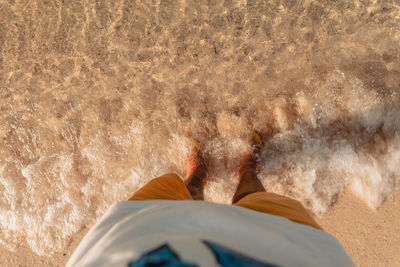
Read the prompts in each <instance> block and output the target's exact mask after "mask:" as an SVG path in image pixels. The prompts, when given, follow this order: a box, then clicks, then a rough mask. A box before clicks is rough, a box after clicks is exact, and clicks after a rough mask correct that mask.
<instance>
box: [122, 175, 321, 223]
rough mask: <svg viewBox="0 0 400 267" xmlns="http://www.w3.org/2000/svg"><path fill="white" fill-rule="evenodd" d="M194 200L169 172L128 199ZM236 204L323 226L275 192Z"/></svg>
mask: <svg viewBox="0 0 400 267" xmlns="http://www.w3.org/2000/svg"><path fill="white" fill-rule="evenodd" d="M156 199H162V200H193V199H192V196H191V195H190V193H189V191H188V189H187V188H186V186H185V184H184V183H183V181H182V179H181V178H180V177H179V176H178V175H176V174H174V173H168V174H165V175H163V176H160V177H158V178H155V179H153V180H151V181H150V182H148V183H147V184H146V185H145V186H143V187H142V188H140V189H139V190H138V191H136V192H135V193H134V194H133V195H132V196H131V197H130V198H129V199H128V200H156ZM234 205H237V206H241V207H243V208H248V209H252V210H255V211H259V212H264V213H268V214H272V215H277V216H282V217H285V218H287V219H289V220H291V221H293V222H296V223H301V224H305V225H309V226H311V227H314V228H316V229H320V230H322V228H321V227H320V226H319V225H318V224H317V223H316V222H315V221H314V219H313V218H312V217H311V215H310V214H309V213H308V212H307V210H306V209H305V208H304V207H303V205H302V204H301V203H300V202H299V201H297V200H294V199H291V198H288V197H285V196H281V195H278V194H274V193H266V192H257V193H252V194H249V195H247V196H245V197H243V198H242V199H240V200H239V201H238V202H236V203H235V204H234Z"/></svg>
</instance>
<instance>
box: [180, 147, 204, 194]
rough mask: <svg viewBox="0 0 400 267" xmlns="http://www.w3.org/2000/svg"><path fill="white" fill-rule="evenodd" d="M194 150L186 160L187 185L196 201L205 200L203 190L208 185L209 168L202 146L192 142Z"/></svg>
mask: <svg viewBox="0 0 400 267" xmlns="http://www.w3.org/2000/svg"><path fill="white" fill-rule="evenodd" d="M192 143H193V144H194V148H193V151H192V153H191V154H190V155H189V156H188V158H187V159H186V170H185V176H186V181H185V184H186V186H187V188H188V190H189V192H190V194H191V195H192V197H193V199H195V200H202V199H203V188H204V185H205V184H206V173H207V168H206V165H205V162H204V159H203V156H202V153H201V150H200V146H199V145H198V143H197V142H196V141H194V140H192Z"/></svg>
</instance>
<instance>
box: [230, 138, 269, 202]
mask: <svg viewBox="0 0 400 267" xmlns="http://www.w3.org/2000/svg"><path fill="white" fill-rule="evenodd" d="M251 142H252V146H253V148H252V151H250V152H249V153H247V154H245V155H244V157H243V159H242V161H241V163H240V168H239V179H240V182H239V185H238V187H237V189H236V193H235V194H234V195H233V198H232V203H236V202H238V201H239V200H240V199H242V198H243V197H245V196H247V195H249V194H251V193H255V192H265V188H264V186H263V185H262V184H261V182H260V180H258V178H257V160H258V157H259V154H260V150H261V144H260V143H258V141H257V140H255V138H254V137H253V139H252V141H251Z"/></svg>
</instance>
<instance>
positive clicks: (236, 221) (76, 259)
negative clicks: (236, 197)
mask: <svg viewBox="0 0 400 267" xmlns="http://www.w3.org/2000/svg"><path fill="white" fill-rule="evenodd" d="M201 240H208V241H211V242H214V243H216V244H219V245H222V246H224V247H227V248H229V249H232V250H236V251H237V252H239V253H241V254H244V255H246V256H248V257H251V258H254V259H256V260H259V261H261V262H264V263H269V264H276V265H280V266H354V265H353V263H352V261H351V260H350V258H349V257H348V256H347V254H346V252H345V250H344V249H343V247H342V246H341V244H340V243H339V242H338V241H337V240H336V239H335V238H334V237H332V236H331V235H329V234H327V233H326V232H324V231H320V230H316V229H314V228H312V227H310V226H306V225H302V224H298V223H294V222H292V221H290V220H288V219H286V218H283V217H280V216H274V215H269V214H265V213H261V212H256V211H253V210H250V209H246V208H242V207H238V206H232V205H222V204H216V203H211V202H205V201H191V200H185V201H165V200H148V201H126V202H120V203H117V204H114V205H113V206H112V207H111V208H110V209H109V210H108V212H107V213H106V214H105V215H104V216H103V218H102V219H101V220H100V221H99V222H98V223H97V224H96V225H95V226H94V227H93V228H92V229H91V230H90V231H89V233H88V234H87V235H86V236H85V238H84V239H83V240H82V242H81V243H80V245H79V246H78V248H77V249H76V251H75V252H74V254H73V255H72V257H71V258H70V259H69V261H68V263H67V266H96V267H97V266H128V263H129V262H132V261H135V260H138V259H139V258H140V257H141V256H142V255H143V254H145V253H146V252H148V251H150V250H153V249H155V248H157V247H158V246H160V245H161V244H165V243H167V244H168V245H169V246H170V247H171V248H173V250H174V251H175V252H177V254H179V256H180V257H181V259H182V260H184V261H187V262H190V263H195V264H197V265H198V266H220V265H219V264H218V263H217V261H216V259H215V257H214V255H213V254H212V253H211V252H210V249H209V248H208V247H207V246H205V244H204V243H203V242H201Z"/></svg>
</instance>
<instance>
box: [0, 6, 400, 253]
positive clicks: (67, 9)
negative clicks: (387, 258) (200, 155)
mask: <svg viewBox="0 0 400 267" xmlns="http://www.w3.org/2000/svg"><path fill="white" fill-rule="evenodd" d="M399 23H400V4H399V3H398V1H379V2H378V1H367V0H365V1H364V0H362V1H344V0H343V1H340V0H338V1H322V0H321V1H238V2H236V1H188V2H185V1H136V2H135V3H132V2H131V1H99V2H97V3H94V2H93V3H92V2H90V1H82V2H80V1H67V0H63V1H60V2H57V3H56V2H55V1H54V2H53V1H48V2H46V1H29V3H27V2H26V1H11V0H10V1H5V0H0V110H1V113H0V137H1V139H0V140H1V141H0V192H1V194H0V241H1V243H2V244H3V245H5V246H6V247H7V248H8V249H10V250H12V249H15V248H16V247H18V245H19V244H21V243H22V242H27V244H28V245H29V247H30V248H31V249H32V250H33V251H34V252H36V253H37V254H40V255H51V254H53V253H55V252H58V251H61V250H63V249H65V247H66V246H68V244H69V243H70V241H71V238H72V237H73V235H74V233H76V232H78V231H79V230H80V229H82V228H83V227H90V226H91V225H93V223H95V222H96V220H97V219H98V218H100V217H101V215H102V214H103V213H104V212H105V211H106V210H107V208H108V207H109V206H110V205H111V204H112V203H114V202H116V201H119V200H123V199H125V198H126V197H128V196H129V195H130V194H131V193H132V192H134V191H135V190H136V189H138V188H139V187H140V186H142V185H143V184H145V183H146V182H147V181H149V180H150V179H152V178H153V177H155V176H158V175H161V174H163V173H165V172H171V171H174V172H177V173H178V174H180V175H182V174H183V167H184V158H185V156H186V155H187V153H188V152H189V151H190V149H191V143H190V142H189V141H188V139H187V137H188V136H192V137H194V138H196V139H198V140H199V141H200V143H201V144H202V146H203V148H204V154H205V157H206V160H207V162H208V165H209V183H208V184H207V187H206V189H205V197H206V199H207V200H213V201H216V202H220V203H228V202H229V201H230V198H231V197H232V195H233V193H234V189H235V187H236V185H237V183H238V177H237V175H236V172H237V168H238V161H239V159H240V155H241V154H242V153H243V152H244V151H246V149H247V148H248V147H247V145H246V142H245V140H246V137H247V136H248V135H249V134H251V133H252V131H253V130H257V131H259V132H261V133H262V134H263V135H264V136H266V137H267V141H266V146H265V148H264V149H263V156H262V164H261V169H260V174H259V177H260V179H261V180H262V182H263V184H264V185H265V187H266V188H267V189H268V190H270V191H273V192H276V193H281V194H285V195H287V196H291V197H294V198H297V199H299V200H300V201H301V202H302V203H303V204H304V205H306V206H307V207H308V208H310V209H311V210H312V211H313V212H315V213H317V214H319V213H323V212H325V211H327V210H328V209H329V207H330V206H332V205H333V204H334V203H335V201H336V199H337V196H338V194H339V193H340V192H341V191H343V190H344V188H346V187H349V188H351V190H352V191H353V192H355V193H356V194H357V195H358V196H359V197H360V198H361V199H362V200H363V201H365V202H366V203H367V204H368V205H369V206H370V207H371V208H377V207H378V206H379V205H380V204H381V203H382V202H383V201H384V199H385V197H387V196H388V194H390V192H391V191H392V190H393V188H395V187H396V186H397V185H398V184H399V176H400V169H399V167H398V164H399V162H400V136H399V129H400V102H399V88H400V61H399V60H400V45H399V41H400V40H399V39H400V28H399V25H400V24H399Z"/></svg>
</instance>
